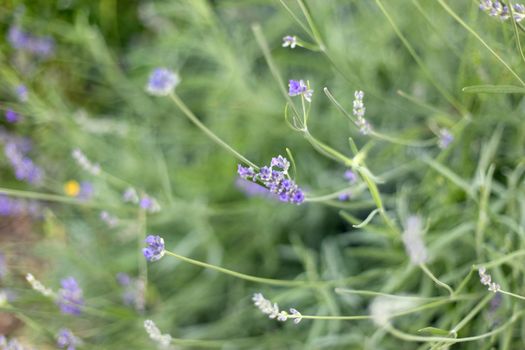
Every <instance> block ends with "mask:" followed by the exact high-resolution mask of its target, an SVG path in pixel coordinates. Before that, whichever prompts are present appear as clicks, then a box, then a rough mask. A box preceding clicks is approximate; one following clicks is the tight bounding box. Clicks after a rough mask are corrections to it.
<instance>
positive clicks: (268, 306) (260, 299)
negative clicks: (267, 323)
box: [252, 293, 303, 324]
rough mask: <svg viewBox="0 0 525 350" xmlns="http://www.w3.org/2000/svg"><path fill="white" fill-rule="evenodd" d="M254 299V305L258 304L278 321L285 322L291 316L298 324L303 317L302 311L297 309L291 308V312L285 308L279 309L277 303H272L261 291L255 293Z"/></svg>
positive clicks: (262, 310) (264, 311) (263, 311)
mask: <svg viewBox="0 0 525 350" xmlns="http://www.w3.org/2000/svg"><path fill="white" fill-rule="evenodd" d="M252 300H253V303H254V305H255V306H257V307H258V308H259V310H261V312H262V313H263V314H265V315H268V317H269V318H271V319H277V320H278V321H281V322H285V321H286V320H288V319H289V318H291V319H293V322H294V323H295V324H298V323H299V322H301V320H302V318H303V316H302V315H301V313H300V312H299V311H297V310H296V309H293V308H291V309H290V313H288V312H286V311H284V310H279V306H278V305H277V303H272V302H271V301H270V300H268V299H266V298H265V297H264V296H263V295H262V294H261V293H255V294H254V295H253V297H252Z"/></svg>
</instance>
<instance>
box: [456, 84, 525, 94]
mask: <svg viewBox="0 0 525 350" xmlns="http://www.w3.org/2000/svg"><path fill="white" fill-rule="evenodd" d="M462 91H463V92H468V93H487V94H525V88H523V87H521V86H514V85H473V86H466V87H464V88H463V89H462Z"/></svg>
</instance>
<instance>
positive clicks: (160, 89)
mask: <svg viewBox="0 0 525 350" xmlns="http://www.w3.org/2000/svg"><path fill="white" fill-rule="evenodd" d="M179 83H180V78H179V76H178V75H177V74H176V73H174V72H172V71H171V70H169V69H167V68H156V69H155V70H154V71H153V72H152V73H151V75H150V76H149V80H148V85H147V86H146V91H147V92H149V93H150V94H152V95H156V96H167V95H169V94H170V93H171V92H172V91H173V90H174V89H175V87H176V86H177V85H178V84H179Z"/></svg>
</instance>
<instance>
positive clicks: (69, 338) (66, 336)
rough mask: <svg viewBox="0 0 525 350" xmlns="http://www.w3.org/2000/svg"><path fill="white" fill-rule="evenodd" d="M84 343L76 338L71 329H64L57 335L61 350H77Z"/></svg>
mask: <svg viewBox="0 0 525 350" xmlns="http://www.w3.org/2000/svg"><path fill="white" fill-rule="evenodd" d="M81 344H82V341H81V340H80V338H78V337H76V336H75V335H74V334H73V332H71V330H70V329H67V328H62V329H60V331H58V334H57V346H58V347H59V348H60V349H67V350H75V349H76V347H77V346H79V345H81Z"/></svg>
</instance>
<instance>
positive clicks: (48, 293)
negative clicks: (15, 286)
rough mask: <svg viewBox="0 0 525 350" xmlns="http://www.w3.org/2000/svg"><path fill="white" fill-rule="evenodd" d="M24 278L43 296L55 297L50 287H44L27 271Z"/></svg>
mask: <svg viewBox="0 0 525 350" xmlns="http://www.w3.org/2000/svg"><path fill="white" fill-rule="evenodd" d="M26 280H27V282H29V284H30V285H31V288H33V289H34V290H36V291H37V292H39V293H40V294H42V295H43V296H46V297H50V298H53V297H55V293H54V292H53V291H52V290H51V289H49V288H46V287H44V285H43V284H42V283H40V281H39V280H37V279H36V278H35V277H34V276H33V275H32V274H30V273H28V274H27V275H26Z"/></svg>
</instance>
